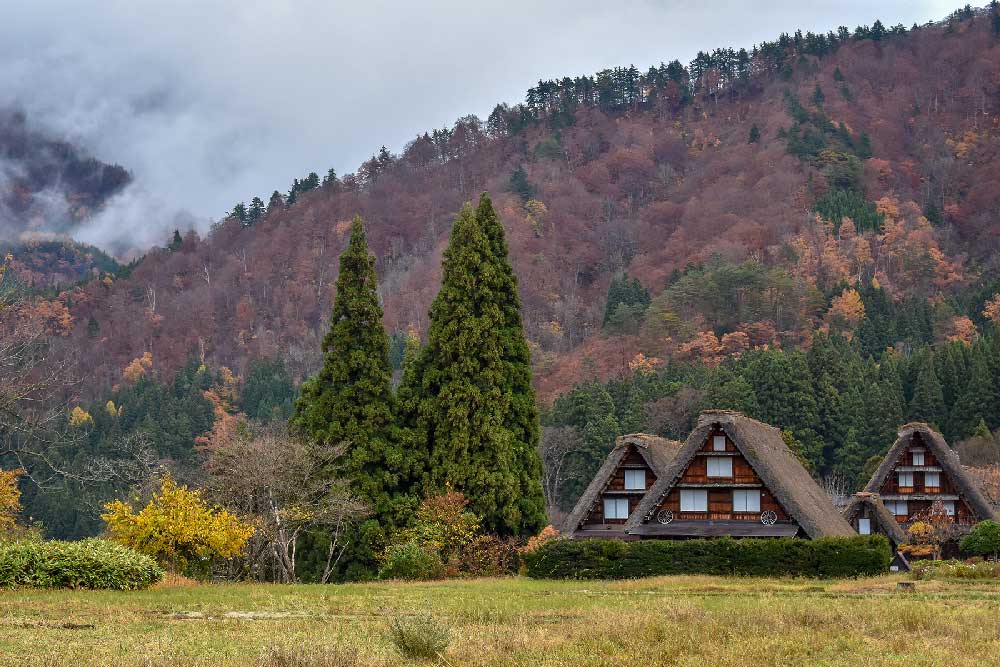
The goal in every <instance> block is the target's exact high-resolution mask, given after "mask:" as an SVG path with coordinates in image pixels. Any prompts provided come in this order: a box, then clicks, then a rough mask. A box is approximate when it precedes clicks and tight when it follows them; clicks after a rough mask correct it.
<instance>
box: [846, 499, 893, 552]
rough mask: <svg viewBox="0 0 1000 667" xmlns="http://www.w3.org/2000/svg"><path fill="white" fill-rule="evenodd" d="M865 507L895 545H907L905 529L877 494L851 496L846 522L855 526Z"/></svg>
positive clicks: (847, 507)
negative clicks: (856, 519) (859, 514)
mask: <svg viewBox="0 0 1000 667" xmlns="http://www.w3.org/2000/svg"><path fill="white" fill-rule="evenodd" d="M864 507H867V508H868V509H869V510H871V511H870V516H871V518H874V519H875V521H876V523H877V524H878V527H879V528H881V529H882V532H883V533H885V534H886V535H887V536H888V538H889V540H891V541H892V543H893V544H896V545H900V544H905V543H906V541H907V540H906V533H905V532H904V531H903V527H902V526H900V525H899V522H898V521H896V516H895V515H894V514H893V513H892V512H890V511H889V510H888V509H886V507H885V503H883V502H882V499H881V498H879V495H878V494H877V493H869V492H867V491H862V492H861V493H855V494H854V495H853V496H851V499H850V501H848V503H847V506H846V507H844V520H845V521H847V523H849V524H851V526H853V525H854V519H855V518H857V516H858V513H859V512H861V510H862V508H864Z"/></svg>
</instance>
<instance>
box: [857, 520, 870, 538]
mask: <svg viewBox="0 0 1000 667" xmlns="http://www.w3.org/2000/svg"><path fill="white" fill-rule="evenodd" d="M858 533H860V534H861V535H871V534H872V520H871V519H858Z"/></svg>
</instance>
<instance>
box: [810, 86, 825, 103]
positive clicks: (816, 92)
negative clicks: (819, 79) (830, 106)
mask: <svg viewBox="0 0 1000 667" xmlns="http://www.w3.org/2000/svg"><path fill="white" fill-rule="evenodd" d="M824 102H826V95H824V94H823V89H822V88H820V87H819V84H818V83H817V84H816V87H815V88H814V89H813V94H812V103H813V106H816V107H821V106H823V103H824Z"/></svg>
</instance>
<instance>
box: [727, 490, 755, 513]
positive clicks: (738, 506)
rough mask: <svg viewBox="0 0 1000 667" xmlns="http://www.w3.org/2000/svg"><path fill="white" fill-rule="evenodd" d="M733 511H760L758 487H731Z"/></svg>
mask: <svg viewBox="0 0 1000 667" xmlns="http://www.w3.org/2000/svg"><path fill="white" fill-rule="evenodd" d="M733 511H734V512H759V511H760V490H759V489H733Z"/></svg>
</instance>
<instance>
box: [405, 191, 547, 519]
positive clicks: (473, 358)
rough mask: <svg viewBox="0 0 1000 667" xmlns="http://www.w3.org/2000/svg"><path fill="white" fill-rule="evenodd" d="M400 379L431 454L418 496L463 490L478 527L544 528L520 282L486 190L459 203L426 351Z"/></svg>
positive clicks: (536, 428) (434, 305) (428, 457)
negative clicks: (474, 204) (478, 197)
mask: <svg viewBox="0 0 1000 667" xmlns="http://www.w3.org/2000/svg"><path fill="white" fill-rule="evenodd" d="M414 366H415V368H414V369H413V372H412V373H411V374H409V377H407V375H408V374H407V371H406V369H405V368H404V381H403V386H402V388H401V394H402V396H403V397H404V400H406V401H407V403H408V405H407V408H408V411H409V417H410V422H411V423H412V424H413V426H414V427H415V429H416V430H417V431H418V432H419V433H420V436H421V438H422V440H423V445H424V448H425V451H426V456H427V468H426V471H425V474H424V479H423V489H424V494H425V495H427V494H430V493H434V492H440V491H442V490H444V489H445V488H446V486H450V487H451V488H452V489H454V490H456V491H461V492H463V493H465V494H466V496H467V497H468V499H469V509H470V510H471V511H472V512H474V513H475V514H477V515H478V516H480V517H481V518H482V520H483V526H484V528H485V529H486V530H488V531H490V532H495V533H498V534H501V535H526V534H532V533H534V532H536V531H537V530H539V529H540V528H541V527H542V526H543V525H544V523H545V512H544V498H543V496H542V488H541V482H540V479H541V462H540V460H539V458H538V454H537V445H538V438H539V426H538V415H537V408H536V407H535V397H534V391H533V390H532V388H531V366H530V355H529V352H528V347H527V342H526V341H525V339H524V331H523V328H522V324H521V314H520V298H519V296H518V292H517V280H516V278H515V276H514V271H513V269H512V268H511V266H510V263H509V262H508V260H507V244H506V240H505V238H504V231H503V226H502V225H501V224H500V222H499V219H498V218H497V216H496V213H495V211H494V210H493V206H492V203H491V202H490V200H489V197H487V196H486V195H485V194H484V195H483V197H482V198H481V200H480V203H479V207H478V209H477V210H473V208H472V207H471V205H467V206H465V207H464V208H463V209H462V211H461V213H460V214H459V216H458V219H457V220H456V221H455V225H454V227H453V228H452V232H451V241H450V243H449V246H448V248H447V250H446V251H445V257H444V266H443V277H442V282H441V289H440V291H439V292H438V295H437V297H435V299H434V303H433V305H432V306H431V312H430V328H429V331H428V341H427V346H426V347H425V348H424V350H423V352H422V353H421V355H420V358H419V360H417V362H416V363H415V364H414Z"/></svg>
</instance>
